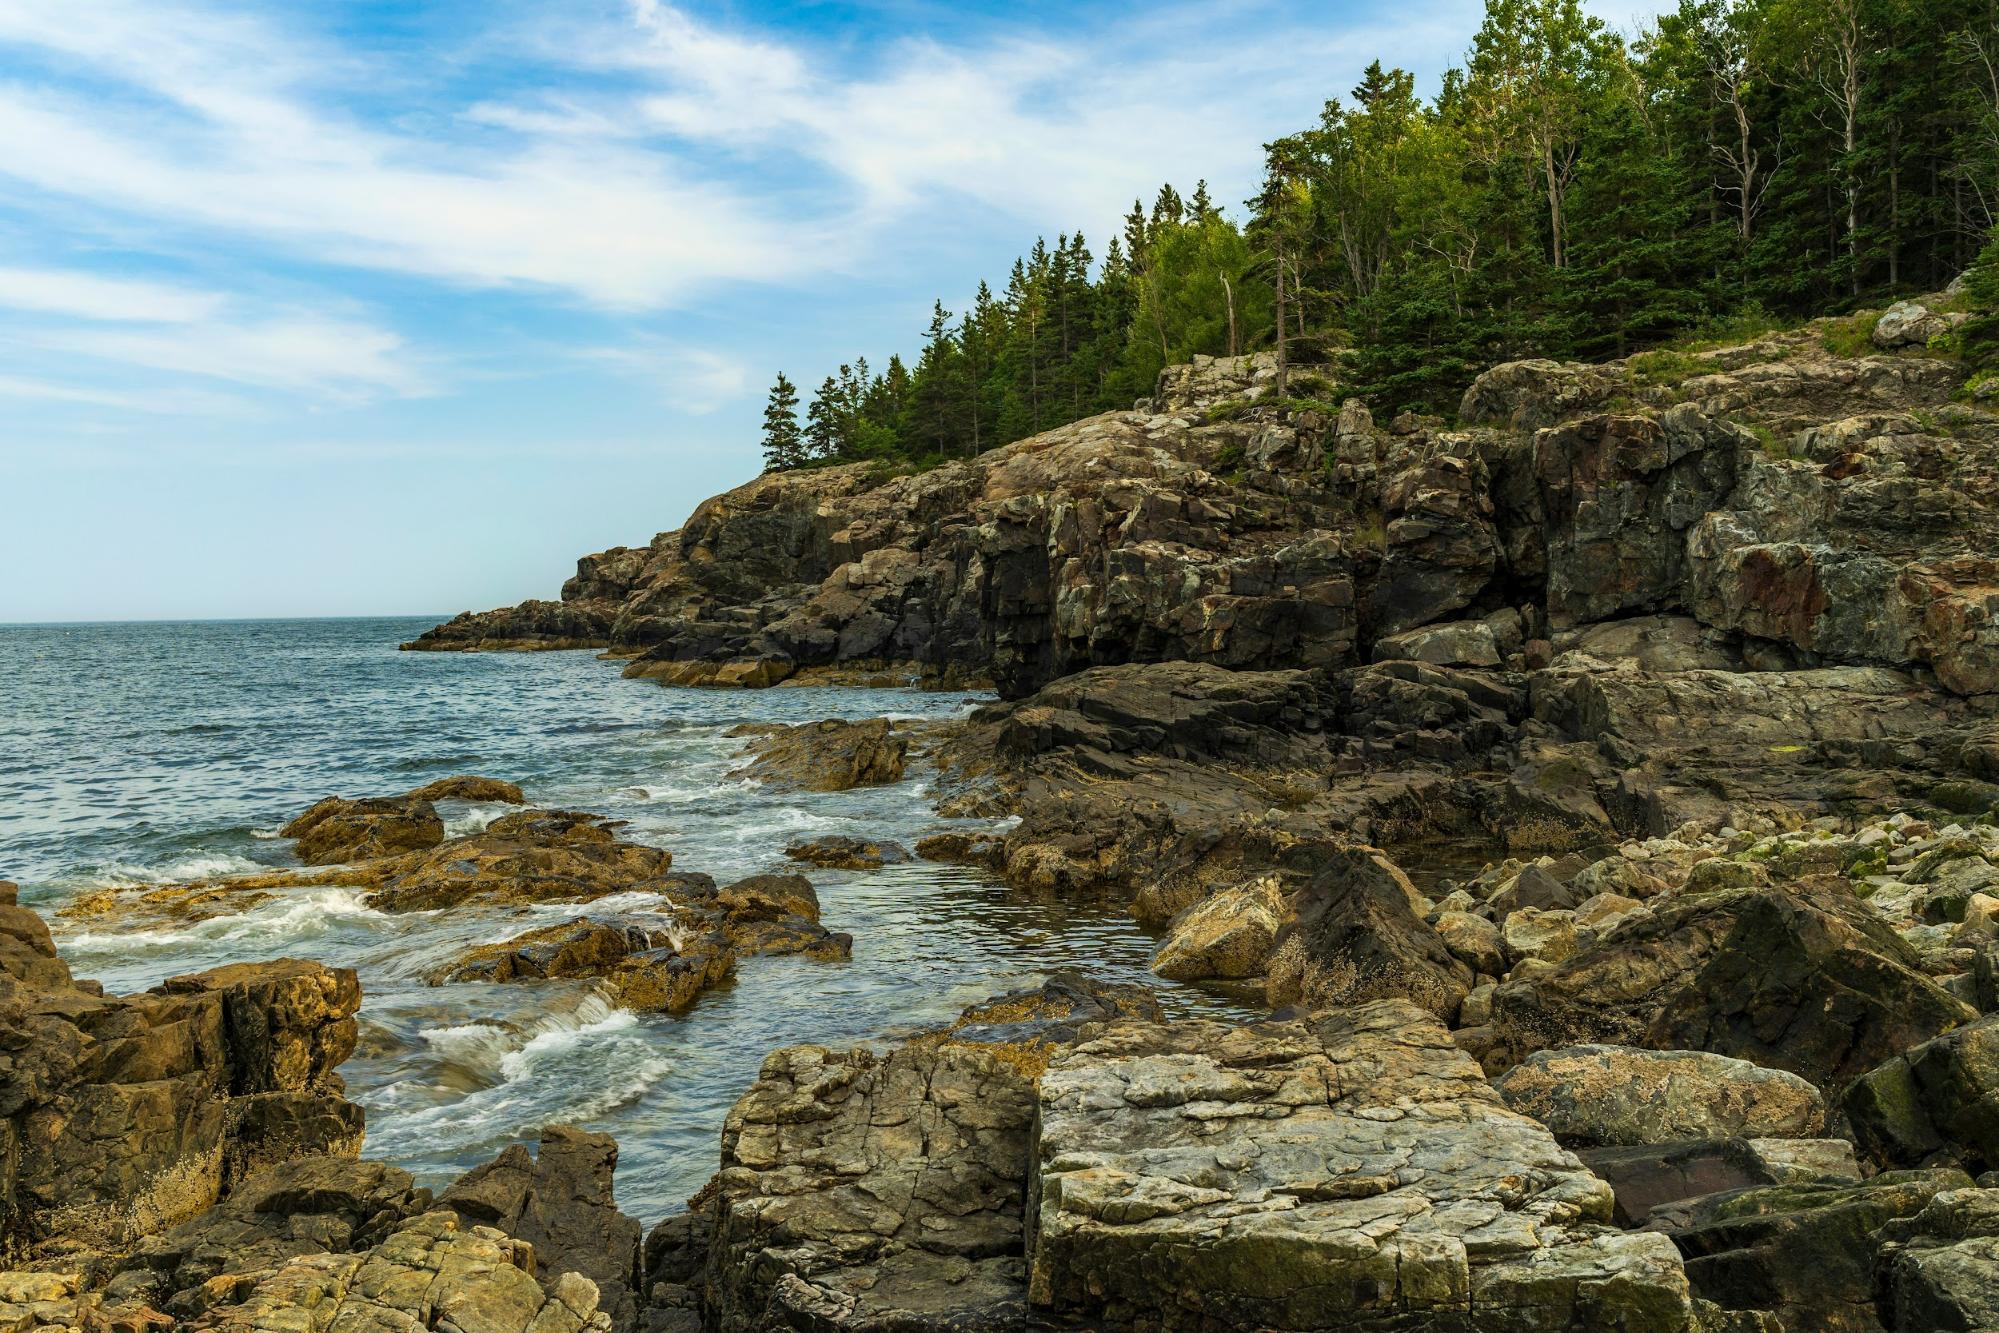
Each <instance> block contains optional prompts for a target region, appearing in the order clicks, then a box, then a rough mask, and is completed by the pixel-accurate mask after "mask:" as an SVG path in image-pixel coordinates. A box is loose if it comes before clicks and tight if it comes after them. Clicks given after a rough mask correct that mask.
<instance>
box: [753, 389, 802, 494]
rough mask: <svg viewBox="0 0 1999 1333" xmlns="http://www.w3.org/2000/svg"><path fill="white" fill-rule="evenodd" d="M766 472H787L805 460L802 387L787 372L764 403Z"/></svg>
mask: <svg viewBox="0 0 1999 1333" xmlns="http://www.w3.org/2000/svg"><path fill="white" fill-rule="evenodd" d="M763 446H764V471H766V472H783V471H786V470H787V469H790V468H795V467H798V466H800V465H801V464H803V463H804V462H805V436H804V434H803V432H801V431H800V430H799V428H798V387H797V386H796V385H794V384H793V383H792V382H791V381H790V380H788V379H786V378H785V376H784V372H783V371H779V372H778V375H777V383H775V384H773V385H771V387H770V401H769V402H767V403H766V404H764V433H763Z"/></svg>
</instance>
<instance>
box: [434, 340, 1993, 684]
mask: <svg viewBox="0 0 1999 1333" xmlns="http://www.w3.org/2000/svg"><path fill="white" fill-rule="evenodd" d="M1267 371H1268V368H1267V366H1263V365H1260V364H1258V363H1255V362H1252V361H1250V360H1248V359H1245V360H1244V361H1242V362H1241V363H1205V364H1202V365H1198V366H1196V367H1176V368H1174V369H1173V370H1171V371H1169V372H1167V373H1166V374H1165V375H1163V376H1162V378H1161V383H1160V386H1159V390H1158V392H1157V394H1156V395H1155V397H1154V399H1153V400H1152V402H1151V403H1150V404H1148V405H1146V406H1145V407H1144V408H1143V409H1142V410H1141V409H1135V410H1133V411H1130V412H1117V413H1109V414H1106V415H1103V416H1099V417H1092V418H1089V419H1087V420H1084V421H1079V422H1076V423H1074V424H1073V425H1069V426H1064V427H1061V428H1059V429H1057V430H1054V431H1050V432H1047V433H1045V434H1043V435H1039V436H1035V437H1033V438H1031V439H1028V440H1023V441H1021V442H1019V443H1017V444H1014V445H1010V446H1007V447H1006V448H1003V449H999V450H995V451H993V452H991V453H989V454H985V455H982V456H980V457H978V458H975V459H969V460H964V461H961V462H956V463H951V464H947V465H945V466H943V467H940V468H937V469H934V470H932V471H929V472H926V473H922V474H920V475H916V476H905V477H892V478H884V477H882V476H879V475H877V474H876V473H875V472H874V471H872V470H871V469H870V468H869V467H867V466H865V465H849V466H845V467H835V468H827V469H822V470H813V471H800V472H788V473H778V474H774V475H769V476H764V477H760V478H758V479H757V480H756V481H753V482H751V483H749V484H748V485H746V486H742V487H739V488H737V489H736V490H734V491H731V492H728V493H727V494H725V495H721V496H717V497H715V498H714V499H711V500H709V501H707V502H705V503H704V504H702V505H701V506H700V507H699V508H698V509H697V510H696V511H695V513H694V514H693V516H692V517H691V518H690V519H689V520H688V522H687V524H686V525H685V526H684V527H683V528H681V529H680V530H679V531H678V532H670V533H663V534H661V535H660V536H659V537H656V538H655V539H654V540H653V542H652V544H651V545H650V546H649V547H647V548H645V549H643V550H636V549H625V548H618V549H615V550H612V551H607V552H603V553H601V554H599V555H594V556H587V557H585V558H584V559H583V560H581V561H580V562H579V563H578V568H577V575H576V577H575V578H573V579H571V580H570V581H569V583H568V584H566V585H565V586H564V588H563V594H562V600H561V601H560V602H555V603H548V602H529V603H525V604H523V605H522V606H519V607H515V608H510V609H505V610H500V611H494V612H487V613H484V614H478V615H474V614H467V615H464V616H460V617H458V618H457V619H456V620H453V621H451V622H449V623H447V624H445V625H440V626H438V627H437V628H435V629H433V630H431V631H429V632H427V633H426V634H424V635H423V636H422V637H420V638H419V639H417V640H416V641H415V642H414V643H412V644H410V645H408V646H410V647H413V648H423V649H478V648H495V647H573V646H582V645H589V646H603V647H608V648H611V649H613V650H614V651H617V652H620V653H626V654H633V655H635V660H634V661H633V662H632V664H631V665H630V667H629V671H630V672H631V674H634V675H644V676H651V677H657V678H659V679H662V680H665V681H669V682H675V683H709V682H720V683H738V684H755V685H761V684H771V683H775V682H777V681H780V680H785V679H789V678H792V677H794V676H796V675H798V674H799V673H801V672H804V673H806V674H807V675H810V674H811V673H813V672H814V671H823V670H825V669H829V668H839V667H843V666H844V667H848V668H879V667H884V666H891V665H907V666H910V667H913V668H914V669H915V670H917V671H919V672H921V673H922V674H923V675H925V676H928V677H930V678H933V679H942V680H971V679H975V678H978V677H981V676H987V675H989V676H990V677H991V679H992V681H993V683H994V684H995V685H997V687H998V688H999V690H1000V692H1001V693H1002V694H1003V695H1006V696H1008V697H1019V696H1022V695H1025V694H1028V693H1031V692H1032V691H1033V690H1034V689H1037V688H1039V687H1040V686H1041V685H1044V684H1046V683H1048V682H1049V681H1051V680H1053V679H1056V678H1058V677H1060V676H1063V675H1066V674H1069V673H1071V672H1074V671H1077V670H1080V669H1082V668H1085V667H1089V666H1094V665H1107V664H1115V663H1122V662H1146V661H1192V662H1205V663H1212V664H1215V665H1218V666H1224V667H1229V668H1232V669H1260V670H1267V669H1277V668H1292V667H1328V666H1330V667H1338V666H1346V665H1352V664H1355V663H1358V662H1363V661H1366V660H1369V659H1370V658H1378V657H1382V656H1409V655H1419V654H1425V653H1428V654H1434V653H1435V652H1437V651H1439V649H1438V648H1436V647H1435V646H1434V644H1432V645H1431V646H1428V647H1410V646H1405V645H1404V641H1403V639H1402V636H1405V635H1407V634H1409V633H1410V632H1411V631H1414V630H1419V629H1421V628H1423V627H1425V626H1432V625H1436V624H1439V623H1444V622H1458V621H1465V620H1472V619H1483V618H1485V617H1487V616H1490V615H1492V614H1494V613H1504V612H1513V613H1516V614H1517V616H1518V619H1517V622H1516V621H1514V620H1512V619H1511V618H1508V619H1507V621H1506V627H1505V628H1502V629H1500V630H1499V631H1498V634H1499V637H1498V638H1497V639H1494V640H1493V641H1492V642H1491V643H1489V644H1483V645H1481V648H1480V649H1479V650H1478V651H1481V652H1483V653H1485V654H1488V655H1493V656H1494V657H1495V662H1494V664H1497V662H1496V658H1497V655H1498V654H1499V651H1500V645H1501V644H1502V643H1503V644H1504V645H1505V646H1506V647H1507V648H1508V649H1509V650H1510V651H1511V652H1513V653H1514V654H1516V655H1517V654H1518V652H1519V650H1520V649H1521V648H1522V647H1523V646H1524V645H1525V644H1527V643H1529V642H1532V641H1542V640H1547V639H1549V638H1550V637H1551V636H1554V635H1557V634H1560V633H1563V632H1565V631H1574V630H1577V629H1580V628H1583V627H1587V626H1589V625H1593V624H1599V623H1603V622H1607V621H1615V620H1620V619H1625V618H1629V617H1633V616H1638V615H1647V614H1674V615H1685V616H1689V617H1692V618H1693V619H1694V620H1695V621H1696V622H1698V623H1699V624H1700V625H1701V626H1702V627H1703V628H1704V629H1707V630H1709V631H1712V633H1713V638H1714V641H1715V645H1716V647H1717V648H1718V650H1720V651H1722V652H1725V653H1727V654H1729V655H1730V656H1731V660H1733V661H1735V662H1738V663H1746V664H1748V665H1750V666H1754V667H1764V668H1770V667H1816V666H1824V665H1831V664H1863V663H1864V664H1868V665H1878V666H1890V667H1897V668H1904V669H1911V668H1913V669H1918V670H1920V671H1922V672H1924V673H1926V674H1933V676H1934V678H1935V680H1936V681H1937V682H1938V683H1940V684H1941V685H1942V686H1943V687H1944V688H1945V689H1946V690H1949V691H1951V692H1953V693H1957V694H1967V695H1969V694H1981V693H1986V692H1990V691H1992V690H1993V689H1994V688H1995V687H1999V625H1996V624H1995V621H1994V618H1993V613H1994V608H1995V598H1999V592H1995V585H1999V565H1995V563H1994V559H1995V557H1994V555H1993V552H1994V551H1995V550H1999V541H1996V540H1995V539H1999V469H1995V467H1994V462H1993V460H1994V447H1995V444H1996V443H1999V419H1995V418H1994V416H1993V415H1992V414H1991V413H1989V412H1987V411H1985V410H1983V409H1981V408H1976V407H1972V406H1967V405H1964V404H1961V403H1959V402H1957V401H1956V399H1955V397H1954V395H1955V394H1956V392H1957V390H1958V389H1959V386H1960V383H1961V380H1962V373H1961V371H1960V370H1959V369H1958V367H1957V366H1956V365H1955V364H1954V363H1952V362H1950V361H1948V360H1947V359H1942V358H1939V357H1936V356H1933V355H1931V354H1930V353H1929V351H1928V349H1927V348H1925V347H1921V346H1912V347H1900V348H1894V349H1883V350H1878V351H1876V352H1873V353H1872V354H1868V355H1861V356H1838V355H1834V354H1833V353H1831V352H1829V351H1828V350H1827V349H1826V347H1825V345H1824V341H1823V339H1822V332H1821V331H1820V330H1816V329H1809V328H1808V329H1805V330H1801V331H1798V332H1795V333H1790V334H1782V335H1775V336H1772V337H1769V338H1766V339H1762V340H1759V341H1755V342H1750V343H1745V344H1742V345H1738V346H1732V347H1726V348H1720V349H1716V350H1714V351H1711V352H1706V353H1701V354H1697V355H1696V354H1683V353H1653V354H1647V355H1644V356H1638V357H1633V358H1631V359H1629V360H1627V361H1623V362H1613V363H1609V364H1605V365H1575V364H1567V365H1565V364H1557V363H1554V362H1545V361H1525V362H1517V363H1513V364H1509V365H1504V366H1499V367H1496V368H1494V369H1493V370H1491V371H1489V372H1487V373H1486V374H1485V375H1484V376H1482V377H1481V378H1480V379H1479V380H1478V381H1477V382H1476V383H1475V384H1474V385H1473V387H1472V388H1471V389H1470V390H1469V391H1468V392H1467V394H1466V395H1465V400H1464V403H1463V405H1462V407H1461V409H1460V413H1459V417H1460V423H1461V424H1460V425H1459V426H1458V427H1456V428H1446V427H1445V426H1444V425H1443V424H1442V423H1440V422H1437V421H1434V420H1421V419H1413V418H1400V419H1398V420H1396V421H1395V422H1392V423H1388V424H1387V425H1386V426H1385V427H1383V426H1381V425H1378V424H1377V423H1375V422H1373V421H1372V420H1370V419H1369V417H1368V415H1367V413H1366V411H1365V410H1364V409H1362V408H1361V407H1360V406H1359V404H1357V403H1352V402H1350V403H1349V404H1348V405H1347V406H1346V407H1345V408H1344V409H1343V410H1341V411H1340V412H1339V413H1338V414H1337V415H1336V416H1334V415H1328V414H1325V413H1317V412H1312V411H1290V412H1281V413H1279V412H1259V411H1258V410H1257V409H1256V407H1255V400H1256V398H1257V397H1258V396H1259V394H1260V393H1261V392H1262V391H1263V390H1264V389H1265V388H1266V387H1267ZM1516 624H1517V632H1515V631H1514V630H1513V629H1512V627H1513V626H1515V625H1516ZM1468 633H1471V634H1473V635H1478V634H1482V633H1483V631H1476V630H1473V631H1468ZM1460 637H1462V636H1460Z"/></svg>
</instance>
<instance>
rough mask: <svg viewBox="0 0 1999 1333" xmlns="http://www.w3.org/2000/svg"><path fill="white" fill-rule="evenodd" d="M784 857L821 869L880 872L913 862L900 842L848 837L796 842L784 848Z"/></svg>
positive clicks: (907, 850)
mask: <svg viewBox="0 0 1999 1333" xmlns="http://www.w3.org/2000/svg"><path fill="white" fill-rule="evenodd" d="M784 854H785V855H786V856H788V857H790V858H791V859H792V860H794V861H802V862H804V863H805V864H806V865H809V866H818V867H819V868H820V869H821V870H879V869H881V868H882V867H883V866H892V865H900V864H901V863H903V862H904V861H907V860H909V849H908V848H906V847H904V846H903V845H902V844H901V843H899V842H891V841H889V840H888V839H886V838H857V837H853V836H851V835H848V834H833V835H830V836H828V837H824V838H813V839H811V840H809V841H807V842H795V843H792V844H791V845H790V846H789V847H786V848H785V849H784Z"/></svg>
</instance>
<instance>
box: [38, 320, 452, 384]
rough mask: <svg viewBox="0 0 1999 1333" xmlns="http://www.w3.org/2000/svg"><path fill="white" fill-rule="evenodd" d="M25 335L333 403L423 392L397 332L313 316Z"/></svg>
mask: <svg viewBox="0 0 1999 1333" xmlns="http://www.w3.org/2000/svg"><path fill="white" fill-rule="evenodd" d="M23 337H24V338H25V339H26V340H27V341H30V342H33V343H35V344H36V345H38V346H41V347H44V348H48V349H50V350H53V351H59V352H69V353H74V354H77V355H80V356H89V357H95V358H98V359H100V360H106V361H117V362H122V363H125V364H128V365H138V366H147V367H151V368H153V369H155V370H165V371H173V372H176V373H179V374H185V375H200V376H203V377H206V378H211V379H221V380H229V381H232V382H234V383H238V384H247V385H251V386H254V387H257V388H265V389H282V390H287V391H292V392H302V393H309V394H318V395H324V396H327V397H331V398H335V399H347V400H359V399H367V398H373V397H378V396H380V395H382V394H384V393H388V394H397V395H414V394H420V393H424V392H427V391H428V388H429V385H428V382H427V380H426V377H425V376H424V375H423V374H422V373H421V372H420V370H419V369H418V368H417V367H416V366H415V365H414V364H413V363H412V360H411V357H410V354H409V353H408V351H407V350H406V348H405V347H404V345H403V340H402V339H401V338H400V337H398V336H397V335H396V334H394V333H392V332H390V331H388V330H386V329H381V328H377V327H375V326H373V325H370V324H364V323H359V322H356V321H350V320H340V319H327V318H322V317H319V316H315V315H296V316H278V317H273V318H264V319H254V320H248V321H244V322H240V323H231V322H226V321H215V322H212V323H207V324H199V325H188V326H183V327H180V328H175V329H172V330H152V329H118V328H113V329H44V330H38V331H35V332H32V333H28V334H25V335H23Z"/></svg>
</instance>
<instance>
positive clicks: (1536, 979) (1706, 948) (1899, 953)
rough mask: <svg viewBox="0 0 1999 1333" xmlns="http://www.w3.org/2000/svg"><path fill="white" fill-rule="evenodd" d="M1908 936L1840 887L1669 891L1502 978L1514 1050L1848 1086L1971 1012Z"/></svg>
mask: <svg viewBox="0 0 1999 1333" xmlns="http://www.w3.org/2000/svg"><path fill="white" fill-rule="evenodd" d="M1916 962H1917V960H1916V958H1915V957H1914V955H1913V954H1912V952H1911V951H1910V949H1909V947H1908V946H1907V945H1906V944H1905V943H1904V942H1903V941H1902V940H1901V938H1900V937H1898V936H1897V935H1896V934H1895V933H1894V932H1893V931H1892V930H1890V929H1889V928H1888V927H1887V925H1886V924H1885V923H1883V922H1882V921H1881V920H1879V919H1878V918H1877V917H1875V916H1874V915H1873V913H1871V912H1870V911H1868V910H1867V908H1866V907H1865V906H1864V905H1862V904H1861V903H1860V902H1859V901H1858V900H1857V899H1855V898H1854V897H1853V896H1852V894H1851V892H1850V891H1849V890H1847V889H1846V888H1844V887H1843V886H1838V887H1827V886H1815V885H1809V884H1799V885H1796V886H1794V887H1793V888H1791V889H1789V890H1777V889H1769V888H1748V889H1724V890H1718V891H1713V892H1706V893H1696V894H1688V895H1685V896H1682V897H1680V898H1677V899H1674V900H1670V901H1667V900H1661V901H1660V902H1658V903H1656V904H1655V905H1654V906H1653V907H1652V910H1651V911H1650V913H1649V914H1647V915H1645V916H1643V917H1637V918H1633V919H1630V920H1628V921H1626V922H1624V923H1622V924H1620V925H1619V926H1618V927H1617V928H1616V929H1614V930H1612V931H1611V932H1610V933H1609V934H1607V935H1606V936H1605V937H1604V938H1602V939H1600V940H1598V941H1597V942H1596V943H1594V944H1592V945H1590V946H1589V947H1588V948H1586V949H1583V950H1582V951H1581V952H1579V953H1577V954H1576V955H1575V956H1573V957H1571V958H1569V959H1568V960H1566V961H1565V962H1562V963H1560V964H1557V965H1556V966H1555V967H1554V968H1553V969H1552V970H1549V971H1545V972H1540V973H1537V974H1536V975H1534V976H1532V977H1528V978H1525V979H1522V980H1515V981H1510V982H1508V983H1507V984H1505V985H1502V986H1501V987H1500V988H1499V990H1498V992H1497V994H1495V996H1494V997H1493V1021H1494V1023H1495V1024H1496V1025H1497V1026H1498V1027H1499V1028H1500V1029H1501V1030H1502V1031H1503V1032H1504V1033H1505V1034H1506V1036H1507V1038H1508V1039H1509V1040H1510V1042H1511V1043H1512V1045H1513V1047H1514V1049H1515V1051H1516V1052H1517V1053H1518V1054H1519V1055H1520V1056H1524V1055H1526V1054H1527V1053H1528V1052H1531V1051H1536V1050H1541V1049H1544V1048H1549V1047H1558V1046H1573V1045H1584V1044H1608V1045H1617V1046H1643V1047H1647V1048H1649V1049H1652V1050H1701V1051H1710V1052H1713V1053H1714V1054H1717V1055H1730V1056H1735V1057H1737V1058H1739V1059H1745V1060H1749V1061H1752V1062H1754V1063H1756V1064H1759V1065H1763V1066H1766V1067H1769V1068H1775V1069H1784V1070H1789V1071H1790V1072H1792V1073H1795V1074H1799V1075H1802V1076H1803V1077H1804V1078H1806V1079H1809V1080H1810V1081H1812V1082H1813V1083H1815V1084H1817V1085H1819V1086H1820V1087H1822V1088H1828V1089H1838V1088H1843V1087H1844V1086H1845V1085H1846V1084H1847V1083H1850V1082H1851V1081H1852V1080H1854V1079H1855V1078H1858V1077H1859V1076H1860V1075H1861V1074H1864V1073H1866V1072H1867V1071H1868V1070H1869V1069H1871V1068H1872V1067H1873V1066H1875V1065H1876V1064H1878V1063H1880V1062H1881V1061H1882V1060H1884V1059H1887V1058H1889V1057H1891V1056H1893V1055H1896V1054H1899V1053H1900V1052H1901V1051H1903V1050H1905V1049H1907V1048H1908V1047H1910V1046H1912V1045H1915V1044H1916V1043H1918V1042H1921V1041H1925V1040H1927V1039H1928V1038H1930V1037H1932V1036H1935V1035H1937V1034H1938V1033H1939V1032H1942V1031H1944V1030H1946V1029H1948V1028H1951V1027H1955V1026H1957V1025H1958V1024H1960V1023H1963V1022H1966V1021H1968V1020H1969V1019H1970V1018H1972V1017H1973V1016H1974V1015H1973V1013H1972V1011H1971V1009H1970V1007H1969V1006H1968V1005H1966V1004H1964V1003H1963V1002H1962V1001H1959V1000H1957V999H1955V998H1953V997H1952V996H1950V995H1949V994H1947V993H1945V992H1944V991H1943V990H1942V989H1940V988H1939V987H1938V986H1937V985H1936V984H1935V983H1934V982H1932V981H1931V980H1930V979H1929V978H1928V977H1926V976H1924V975H1923V974H1922V973H1921V972H1920V971H1918V970H1917V968H1916V966H1915V964H1916Z"/></svg>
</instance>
